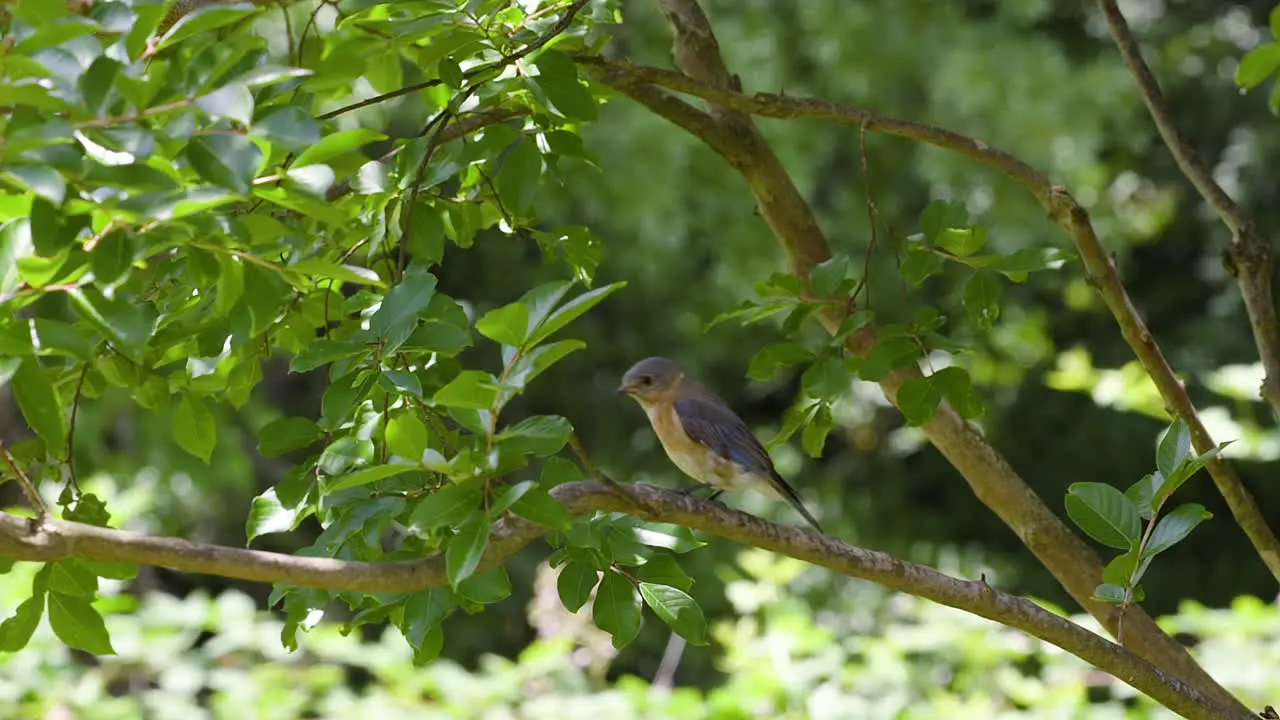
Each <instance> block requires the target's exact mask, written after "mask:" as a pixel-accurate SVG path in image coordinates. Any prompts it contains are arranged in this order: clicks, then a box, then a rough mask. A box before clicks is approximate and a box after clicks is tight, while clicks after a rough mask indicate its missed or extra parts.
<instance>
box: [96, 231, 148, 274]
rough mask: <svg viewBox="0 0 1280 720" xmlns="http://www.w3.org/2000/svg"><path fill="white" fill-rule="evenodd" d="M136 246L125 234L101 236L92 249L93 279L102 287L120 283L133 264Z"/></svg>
mask: <svg viewBox="0 0 1280 720" xmlns="http://www.w3.org/2000/svg"><path fill="white" fill-rule="evenodd" d="M136 247H137V244H136V243H135V242H134V238H133V236H132V235H130V234H129V233H126V232H119V231H117V232H110V233H107V234H106V235H104V236H103V238H102V240H100V241H99V242H98V246H97V247H96V248H94V250H93V255H92V259H91V263H92V266H93V279H94V281H96V282H97V283H99V284H101V285H104V286H114V285H117V284H119V282H122V281H123V280H124V278H125V277H127V274H128V272H129V266H130V265H132V264H133V261H134V253H135V248H136Z"/></svg>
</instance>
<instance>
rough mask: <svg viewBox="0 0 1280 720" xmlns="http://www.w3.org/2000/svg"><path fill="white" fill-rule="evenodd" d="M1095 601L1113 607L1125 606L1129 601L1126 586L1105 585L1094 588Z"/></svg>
mask: <svg viewBox="0 0 1280 720" xmlns="http://www.w3.org/2000/svg"><path fill="white" fill-rule="evenodd" d="M1093 599H1094V600H1097V601H1099V602H1105V603H1111V604H1113V605H1123V604H1125V603H1127V602H1128V601H1129V600H1128V597H1127V593H1126V591H1125V588H1124V586H1123V585H1116V584H1115V583H1103V584H1101V585H1099V586H1098V587H1096V588H1094V590H1093Z"/></svg>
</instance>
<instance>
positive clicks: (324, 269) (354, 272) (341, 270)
mask: <svg viewBox="0 0 1280 720" xmlns="http://www.w3.org/2000/svg"><path fill="white" fill-rule="evenodd" d="M289 269H290V270H293V271H294V272H299V273H302V274H303V275H306V276H307V277H310V278H312V279H324V280H328V279H330V278H332V279H334V280H341V281H342V282H349V283H353V284H356V285H372V286H374V287H382V286H384V285H386V283H384V282H383V281H382V278H380V277H378V273H376V272H374V271H372V270H370V269H369V268H362V267H359V266H357V265H342V264H339V263H336V262H331V261H329V260H325V259H324V258H307V259H306V260H299V261H298V262H296V263H294V264H292V265H290V266H289Z"/></svg>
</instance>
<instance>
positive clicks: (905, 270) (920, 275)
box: [899, 246, 946, 287]
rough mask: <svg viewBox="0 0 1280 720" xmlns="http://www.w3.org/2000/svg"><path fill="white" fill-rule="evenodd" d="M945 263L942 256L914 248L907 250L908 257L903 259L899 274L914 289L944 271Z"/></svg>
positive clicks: (925, 249) (927, 250)
mask: <svg viewBox="0 0 1280 720" xmlns="http://www.w3.org/2000/svg"><path fill="white" fill-rule="evenodd" d="M944 262H946V261H945V260H943V259H942V256H940V255H938V254H937V253H935V252H933V251H932V250H929V249H927V248H922V247H915V246H912V247H911V248H909V249H908V250H907V256H906V257H905V258H903V260H902V266H901V267H900V268H899V272H901V273H902V277H903V279H905V280H906V281H907V282H909V283H911V285H912V286H913V287H920V286H921V285H923V284H924V281H925V280H928V279H929V278H930V277H933V276H934V275H936V274H938V271H940V270H942V265H943V263H944Z"/></svg>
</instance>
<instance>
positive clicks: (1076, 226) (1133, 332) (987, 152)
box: [577, 56, 1280, 629]
mask: <svg viewBox="0 0 1280 720" xmlns="http://www.w3.org/2000/svg"><path fill="white" fill-rule="evenodd" d="M577 59H578V61H579V62H581V63H583V64H585V65H587V66H588V67H589V68H591V70H592V74H593V76H595V77H596V79H598V80H599V81H600V82H602V83H604V84H606V85H610V86H612V87H615V88H617V89H619V90H621V91H622V92H624V93H626V94H628V95H630V96H631V97H633V98H634V99H636V100H638V101H639V102H641V103H642V104H644V105H646V106H647V107H649V108H650V109H651V110H654V111H655V112H658V113H659V114H663V113H662V111H661V110H660V109H659V108H661V107H666V108H671V107H673V106H672V105H671V102H676V103H680V104H682V105H685V106H686V107H689V109H690V110H693V108H692V107H691V106H688V105H687V104H685V103H683V102H681V101H679V100H677V99H675V98H671V97H670V96H667V99H666V100H659V99H658V98H655V97H653V96H654V95H655V94H657V95H662V94H663V93H661V91H658V90H656V89H654V88H653V87H652V86H653V85H661V86H663V87H667V88H670V89H672V90H676V91H678V92H682V93H687V94H689V95H694V96H697V97H700V98H703V99H705V100H707V101H708V102H712V103H715V104H717V105H720V106H722V107H728V108H732V109H734V110H738V111H741V112H747V113H753V114H757V115H761V116H764V117H772V118H784V119H796V118H815V119H822V120H830V121H833V122H837V123H841V124H845V125H856V126H861V127H866V128H867V129H869V130H874V131H877V132H881V133H885V134H888V135H895V136H898V137H903V138H908V139H911V140H917V141H920V142H925V143H929V144H931V145H935V146H937V147H941V148H944V149H946V150H951V151H953V152H956V153H958V154H961V155H964V156H966V157H969V158H972V159H973V160H976V161H977V162H980V163H982V164H983V165H986V166H988V167H991V168H993V169H995V170H997V171H999V172H1001V173H1003V174H1004V175H1006V176H1008V177H1009V178H1010V179H1012V180H1014V181H1016V182H1017V183H1018V184H1020V185H1022V186H1023V187H1024V188H1026V189H1027V190H1028V191H1029V192H1030V193H1031V194H1032V195H1034V196H1035V197H1036V198H1037V199H1039V200H1040V202H1041V203H1042V204H1043V205H1044V207H1045V211H1046V212H1047V214H1048V215H1049V217H1050V218H1052V219H1053V220H1054V221H1055V222H1057V223H1058V224H1059V225H1061V226H1062V227H1063V228H1064V229H1065V230H1066V231H1067V232H1068V233H1070V235H1071V239H1072V241H1073V242H1074V244H1075V246H1076V249H1077V251H1078V252H1079V254H1080V259H1081V261H1082V262H1083V264H1084V266H1085V271H1086V273H1087V275H1088V278H1089V280H1090V282H1091V283H1092V284H1093V285H1094V287H1095V288H1096V289H1097V290H1098V293H1099V294H1100V295H1101V296H1102V299H1103V301H1104V302H1105V303H1106V305H1107V308H1108V309H1109V310H1110V311H1111V314H1112V316H1113V317H1115V319H1116V323H1117V324H1118V325H1119V326H1120V331H1121V334H1122V335H1123V337H1124V338H1125V340H1126V341H1127V342H1128V343H1129V346H1130V347H1131V348H1133V351H1134V354H1135V355H1136V356H1137V358H1138V360H1139V361H1140V362H1141V363H1142V366H1143V369H1144V370H1145V371H1146V372H1147V374H1148V375H1150V376H1151V379H1152V381H1153V382H1154V383H1155V385H1156V388H1157V389H1158V390H1159V392H1160V395H1161V397H1162V398H1163V399H1164V401H1165V403H1166V404H1167V405H1168V407H1169V409H1170V412H1172V413H1173V414H1175V415H1177V416H1178V417H1180V418H1182V420H1183V421H1184V422H1186V423H1187V427H1188V428H1189V429H1190V431H1191V439H1192V442H1193V444H1194V445H1195V448H1196V450H1197V452H1201V453H1203V452H1207V451H1208V450H1209V449H1211V448H1213V447H1214V446H1215V443H1214V440H1213V437H1212V436H1211V435H1210V434H1209V431H1208V430H1207V429H1206V428H1205V426H1204V424H1203V423H1202V422H1201V421H1200V417H1199V415H1198V413H1197V412H1196V408H1195V404H1194V403H1193V402H1192V401H1191V397H1190V396H1189V395H1188V394H1187V390H1186V388H1185V387H1184V386H1183V384H1182V381H1181V380H1180V379H1179V378H1178V376H1177V375H1176V374H1175V373H1174V371H1173V368H1172V367H1171V366H1170V364H1169V361H1168V360H1167V359H1166V358H1165V356H1164V353H1163V352H1162V351H1161V350H1160V346H1159V345H1158V344H1157V343H1156V341H1155V339H1154V338H1153V337H1152V335H1151V332H1150V330H1148V329H1147V327H1146V323H1145V322H1144V321H1143V320H1142V318H1141V316H1140V315H1139V314H1138V311H1137V308H1136V307H1135V306H1134V303H1133V301H1132V299H1131V298H1130V297H1129V295H1128V293H1127V292H1126V291H1125V289H1124V285H1123V284H1122V283H1121V281H1120V276H1119V274H1118V273H1117V272H1116V269H1115V265H1114V264H1113V263H1112V262H1111V258H1110V255H1109V254H1108V253H1107V251H1106V250H1105V249H1104V248H1103V247H1102V244H1101V242H1099V240H1098V237H1097V234H1096V233H1095V232H1094V230H1093V224H1092V222H1091V221H1090V219H1089V215H1088V212H1087V211H1086V210H1085V209H1084V208H1083V207H1081V206H1080V204H1079V203H1078V202H1077V201H1076V199H1075V198H1074V197H1072V195H1071V193H1070V192H1068V191H1067V190H1066V189H1065V188H1063V187H1061V186H1055V185H1054V184H1053V183H1051V182H1050V181H1049V179H1048V178H1047V177H1046V176H1045V175H1044V174H1043V173H1041V172H1040V171H1038V170H1036V169H1035V168H1033V167H1032V166H1030V165H1028V164H1027V163H1025V162H1023V161H1022V160H1020V159H1018V158H1017V157H1015V156H1013V155H1011V154H1009V153H1007V152H1005V151H1003V150H1000V149H998V148H994V147H991V146H990V145H988V144H986V143H984V142H982V141H981V140H975V139H973V138H970V137H967V136H964V135H960V134H958V133H955V132H951V131H950V130H946V129H943V128H939V127H936V126H933V125H929V124H926V123H918V122H912V121H909V120H900V119H897V118H891V117H886V116H884V115H878V114H876V113H872V112H868V111H866V110H859V109H856V108H849V107H845V106H842V105H839V104H836V103H832V102H827V101H823V100H813V99H806V98H796V97H788V96H781V95H773V94H770V93H757V94H755V95H752V96H746V95H743V94H741V93H738V92H733V91H729V90H722V89H720V88H717V87H715V86H712V85H707V84H705V83H702V82H699V81H697V80H695V79H693V78H690V77H688V76H686V75H683V74H681V73H677V72H672V71H670V70H662V69H660V68H650V67H634V66H629V65H626V64H623V63H616V62H611V61H608V60H603V59H601V58H597V57H587V56H579V57H578V58H577ZM663 116H664V117H667V118H668V119H669V120H672V122H675V123H676V124H678V125H680V126H681V127H684V128H685V129H686V130H689V131H690V132H693V133H694V134H695V135H698V136H699V137H701V138H702V139H703V140H704V141H705V142H707V143H708V145H710V146H711V147H712V148H713V149H715V150H717V151H718V152H721V153H722V154H725V151H722V150H721V148H723V147H724V146H726V145H729V146H733V145H735V143H736V142H737V141H736V140H735V139H734V137H735V136H726V134H725V133H720V134H719V136H717V137H709V136H708V135H716V133H714V132H711V133H708V134H707V135H702V134H699V133H698V132H696V131H695V130H694V129H692V128H691V126H690V125H689V124H688V123H687V122H682V121H681V120H679V119H677V118H675V117H672V116H671V115H663ZM728 152H730V153H732V155H725V157H726V159H727V160H728V161H729V162H730V163H731V164H733V165H734V167H738V168H741V167H742V166H743V165H744V163H745V162H746V161H745V160H744V159H743V157H742V156H743V154H744V152H745V153H746V154H748V155H749V154H750V150H749V148H748V149H747V150H746V151H744V150H742V149H741V148H737V147H734V148H732V149H730V150H729V151H728ZM773 162H775V163H776V158H775V160H774V161H773ZM749 182H750V180H749ZM779 182H781V181H780V180H779ZM787 182H788V184H790V180H789V179H788V180H787ZM793 191H794V186H792V191H784V192H793ZM774 199H775V200H776V199H777V198H774ZM800 202H803V200H800ZM805 225H806V226H808V224H807V223H806V224H805ZM771 226H772V223H771ZM785 229H786V230H787V234H786V235H785V236H784V235H782V234H779V238H780V239H781V240H782V242H783V245H784V246H785V247H787V248H788V252H789V254H792V255H793V258H792V259H793V264H792V266H793V268H794V269H795V271H796V272H797V274H801V275H802V276H806V275H807V273H808V270H809V268H811V267H812V265H813V264H816V262H821V261H822V260H825V259H826V257H827V255H826V252H827V251H826V249H825V240H823V237H822V235H821V234H813V230H812V229H810V230H808V231H805V232H802V231H803V230H804V227H802V226H799V225H797V226H794V227H789V228H785ZM774 231H775V233H778V232H779V231H778V228H777V227H775V228H774ZM788 238H790V239H788ZM817 244H821V245H822V246H823V248H822V250H821V252H819V251H818V250H817V249H816V248H815V247H814V246H815V245H817ZM793 245H800V246H803V247H804V248H807V250H806V251H805V254H806V258H805V262H804V264H797V263H796V262H795V257H794V253H793V250H792V248H793ZM1268 288H1269V280H1268ZM1268 292H1269V289H1268ZM1269 303H1270V300H1269V299H1268V304H1269ZM851 340H852V341H854V342H859V339H858V338H857V337H856V336H851ZM871 342H872V339H871V338H865V337H864V338H861V341H860V344H862V345H864V346H867V347H869V346H870V344H871ZM863 352H865V351H863ZM905 379H906V378H905V377H903V378H901V379H900V380H899V381H898V384H899V385H900V384H901V382H902V381H905ZM893 392H896V387H895V388H894V390H893ZM940 412H941V411H940ZM947 412H948V413H949V412H950V410H949V409H947ZM957 417H958V416H957ZM940 421H941V416H939V418H936V419H935V421H934V422H940ZM961 422H963V421H961ZM947 424H948V425H950V424H951V423H950V422H948V423H947ZM966 426H967V424H966ZM928 428H929V426H928V425H926V431H928ZM956 431H957V432H959V430H958V429H957V430H956ZM930 439H931V440H932V439H933V437H932V435H931V436H930ZM977 442H978V443H980V444H984V445H985V442H984V441H982V440H981V439H978V440H977ZM934 444H935V445H938V444H937V443H936V442H935V443H934ZM938 449H939V450H941V451H942V452H943V454H944V455H947V457H948V459H952V455H951V453H950V452H948V450H947V449H946V448H944V447H943V446H942V445H938ZM954 462H955V461H954V460H953V464H954ZM985 462H986V461H981V462H980V463H979V464H978V465H977V466H976V467H977V468H981V467H983V466H984V465H983V463H985ZM1002 462H1003V461H1002ZM957 469H959V470H960V471H961V473H964V474H965V475H966V477H968V473H967V472H966V471H965V470H964V469H962V468H960V466H959V465H957ZM1207 469H1208V471H1209V474H1210V476H1211V477H1212V478H1213V481H1214V484H1215V485H1216V486H1217V488H1218V491H1219V492H1220V493H1221V494H1222V497H1223V498H1224V499H1226V501H1227V506H1228V507H1229V508H1230V509H1231V513H1232V515H1233V516H1234V518H1235V520H1236V523H1237V524H1239V525H1240V527H1241V529H1243V530H1244V532H1245V534H1246V535H1247V536H1248V537H1249V540H1250V542H1252V543H1253V546H1254V548H1255V549H1256V550H1257V552H1258V555H1259V556H1260V557H1261V558H1262V561H1263V563H1265V564H1266V566H1267V569H1268V570H1270V571H1271V574H1272V575H1273V576H1275V577H1276V578H1277V579H1280V540H1278V539H1277V538H1276V536H1275V534H1274V532H1273V531H1272V530H1271V528H1270V527H1269V526H1268V525H1267V522H1266V519H1265V518H1264V517H1263V515H1262V511H1261V509H1260V508H1259V507H1258V504H1257V502H1256V501H1255V500H1254V498H1253V495H1252V494H1251V493H1250V492H1249V490H1248V489H1247V488H1245V486H1244V483H1243V482H1242V481H1241V480H1240V477H1239V475H1238V474H1237V473H1236V471H1235V469H1234V467H1233V466H1232V465H1231V464H1230V463H1228V462H1227V461H1225V460H1223V459H1220V458H1218V459H1214V460H1213V461H1211V462H1210V463H1209V464H1208V466H1207ZM1010 473H1012V470H1010ZM1013 477H1016V475H1015V476H1013ZM1018 482H1019V483H1021V482H1022V481H1021V479H1018ZM970 483H971V484H973V481H972V480H970ZM974 489H975V491H977V490H978V488H977V487H975V488H974ZM979 497H982V494H981V492H979ZM984 502H985V500H984ZM988 505H989V506H990V503H988ZM997 512H1000V511H999V510H998V509H997ZM1002 517H1003V515H1002ZM1006 522H1009V521H1008V519H1006ZM1010 526H1011V527H1013V528H1014V529H1015V530H1018V532H1019V534H1022V530H1019V526H1018V525H1013V524H1010ZM1041 559H1042V560H1043V559H1044V558H1041ZM1050 570H1051V571H1053V572H1054V574H1055V575H1057V576H1058V578H1059V580H1063V582H1064V583H1066V582H1067V581H1066V580H1064V578H1063V576H1062V575H1058V570H1057V569H1055V567H1054V566H1050ZM1089 575H1090V579H1088V580H1087V582H1088V583H1090V585H1089V589H1088V591H1087V592H1085V593H1084V595H1085V597H1088V596H1090V595H1092V587H1093V585H1092V584H1093V583H1096V582H1097V578H1098V577H1099V574H1097V573H1090V574H1089ZM1068 589H1069V590H1072V587H1071V586H1070V585H1068ZM1077 589H1078V590H1079V591H1080V592H1083V591H1084V588H1083V586H1080V587H1078V588H1077ZM1072 594H1073V595H1075V596H1076V598H1077V600H1079V599H1080V593H1079V592H1077V590H1072ZM1091 612H1092V611H1091ZM1099 619H1100V620H1101V618H1099ZM1131 620H1132V616H1129V619H1128V620H1126V623H1129V622H1130V621H1131ZM1104 624H1105V622H1104ZM1129 627H1130V629H1132V625H1129ZM1108 628H1111V626H1110V625H1108Z"/></svg>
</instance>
